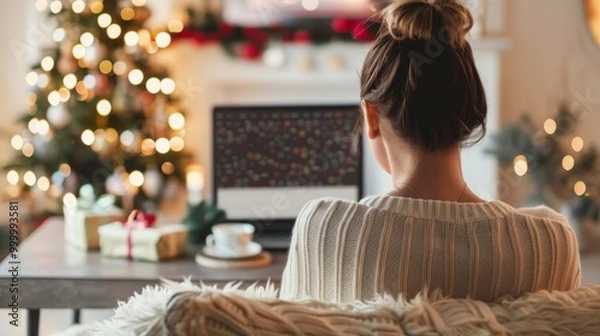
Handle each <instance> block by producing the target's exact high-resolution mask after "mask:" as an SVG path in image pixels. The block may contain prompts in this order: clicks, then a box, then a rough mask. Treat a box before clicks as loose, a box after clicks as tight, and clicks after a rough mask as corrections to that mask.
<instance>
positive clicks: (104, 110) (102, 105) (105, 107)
mask: <svg viewBox="0 0 600 336" xmlns="http://www.w3.org/2000/svg"><path fill="white" fill-rule="evenodd" d="M111 110H112V106H111V105H110V102H109V101H108V100H106V99H102V100H100V101H98V104H96V111H98V114H99V115H101V116H104V117H106V116H107V115H109V114H110V111H111Z"/></svg>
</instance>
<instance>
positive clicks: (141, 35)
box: [137, 29, 152, 47]
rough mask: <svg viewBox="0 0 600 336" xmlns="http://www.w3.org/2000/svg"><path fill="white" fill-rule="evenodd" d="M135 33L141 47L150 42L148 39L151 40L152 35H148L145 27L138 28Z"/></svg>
mask: <svg viewBox="0 0 600 336" xmlns="http://www.w3.org/2000/svg"><path fill="white" fill-rule="evenodd" d="M137 34H138V39H139V44H140V46H142V47H145V46H147V45H148V44H150V41H152V36H151V35H150V32H149V31H148V30H146V29H140V30H138V32H137Z"/></svg>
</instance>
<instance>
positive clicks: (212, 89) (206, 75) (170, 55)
mask: <svg viewBox="0 0 600 336" xmlns="http://www.w3.org/2000/svg"><path fill="white" fill-rule="evenodd" d="M508 46H509V45H508V42H507V41H506V40H503V39H483V40H476V41H473V42H472V47H473V50H474V53H475V58H476V61H477V63H478V67H479V72H480V75H481V77H482V80H483V81H484V85H485V86H486V93H487V97H488V106H489V112H488V125H487V126H488V134H490V133H494V132H495V131H496V130H497V129H498V122H499V108H500V107H499V98H500V96H499V93H500V92H499V91H500V66H501V65H500V55H501V52H502V50H504V49H506V48H508ZM280 48H281V49H282V50H283V52H284V54H285V55H286V62H285V63H284V65H283V66H282V67H280V68H271V67H268V66H266V65H265V64H264V63H263V62H248V61H243V60H240V59H236V58H233V57H231V56H229V55H227V54H226V53H225V51H224V50H223V49H222V48H221V47H220V46H218V45H210V46H202V47H200V46H198V45H195V44H193V43H190V42H186V41H179V42H177V43H176V44H174V45H173V46H171V47H170V48H169V49H168V50H165V51H162V52H161V53H160V54H159V57H160V59H161V61H162V63H163V64H168V65H169V69H170V70H171V73H172V75H173V77H174V79H175V80H176V82H177V84H178V89H179V94H180V96H181V98H182V101H183V104H184V106H185V108H186V112H187V113H188V123H187V130H188V132H187V135H186V139H187V146H188V150H189V151H190V152H192V153H193V154H195V157H196V161H197V162H198V163H199V164H201V165H203V166H204V167H210V166H211V156H212V155H211V152H210V139H211V134H212V130H211V127H210V125H211V120H210V111H211V109H212V107H213V106H216V105H243V104H254V105H257V104H336V103H337V104H340V103H355V104H357V105H358V102H359V74H360V68H361V65H362V62H363V60H364V57H365V55H366V53H367V51H368V48H369V45H366V44H356V43H331V44H327V45H323V46H310V45H297V44H291V45H281V46H280ZM306 55H310V57H311V59H312V63H313V67H312V69H305V68H302V67H301V66H300V64H302V63H305V62H306V60H305V57H306ZM340 65H341V66H340ZM488 138H489V137H486V138H485V139H484V141H483V142H482V143H480V144H478V145H477V146H475V147H473V148H468V149H465V150H464V151H463V169H464V170H465V176H466V179H467V182H468V183H469V186H470V187H471V188H472V189H474V190H475V191H476V192H478V193H480V194H481V195H482V196H483V197H485V198H494V197H496V180H497V177H496V174H497V168H496V162H495V160H494V159H493V158H492V157H489V156H486V155H485V154H484V148H485V146H486V145H488V141H487V140H488ZM205 171H206V181H207V182H210V181H212V176H210V174H211V170H210V169H205ZM364 181H365V193H366V194H367V195H371V194H380V193H385V192H387V191H389V188H390V185H391V182H390V180H389V177H388V176H387V175H386V174H385V172H383V171H382V170H381V169H380V168H379V167H378V166H377V164H376V163H375V162H374V160H373V159H372V158H371V154H370V149H369V148H368V146H365V169H364ZM206 185H207V187H208V188H206V189H207V190H205V192H206V195H205V196H208V195H210V194H211V193H210V189H211V188H212V186H211V185H210V183H207V184H206Z"/></svg>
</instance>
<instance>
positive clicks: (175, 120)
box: [169, 112, 185, 131]
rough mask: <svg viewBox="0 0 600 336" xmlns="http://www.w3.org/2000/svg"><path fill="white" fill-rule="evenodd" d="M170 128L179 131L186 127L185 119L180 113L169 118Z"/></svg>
mask: <svg viewBox="0 0 600 336" xmlns="http://www.w3.org/2000/svg"><path fill="white" fill-rule="evenodd" d="M169 127H171V129H172V130H174V131H179V130H181V129H183V128H184V127H185V117H184V116H183V114H181V113H179V112H175V113H173V114H171V115H170V116H169Z"/></svg>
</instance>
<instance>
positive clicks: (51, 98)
mask: <svg viewBox="0 0 600 336" xmlns="http://www.w3.org/2000/svg"><path fill="white" fill-rule="evenodd" d="M48 102H49V103H50V105H52V106H56V105H58V104H60V93H58V91H56V90H55V91H52V92H50V93H49V94H48Z"/></svg>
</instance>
